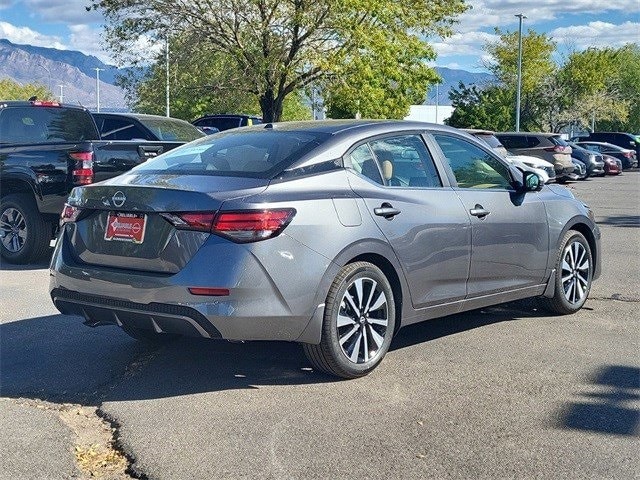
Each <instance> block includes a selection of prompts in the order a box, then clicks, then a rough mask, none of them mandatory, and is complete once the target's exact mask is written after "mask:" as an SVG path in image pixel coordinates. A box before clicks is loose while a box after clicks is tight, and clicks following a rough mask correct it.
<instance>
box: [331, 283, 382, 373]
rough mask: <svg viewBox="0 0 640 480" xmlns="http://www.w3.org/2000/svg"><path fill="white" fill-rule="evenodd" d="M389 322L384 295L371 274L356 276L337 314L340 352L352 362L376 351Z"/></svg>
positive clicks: (368, 358) (367, 358)
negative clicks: (370, 276)
mask: <svg viewBox="0 0 640 480" xmlns="http://www.w3.org/2000/svg"><path fill="white" fill-rule="evenodd" d="M388 325H389V308H388V304H387V296H386V295H385V293H384V290H383V289H382V288H381V286H380V285H379V284H378V283H377V282H376V281H375V280H373V279H372V278H369V277H360V278H356V279H355V280H354V281H353V282H351V284H349V286H348V287H347V289H346V290H345V292H344V295H343V297H342V301H341V303H340V310H339V311H338V316H337V327H338V328H337V331H338V340H339V343H340V348H341V349H342V353H343V354H344V355H345V356H346V357H347V358H348V359H349V360H350V361H351V362H353V363H358V364H361V363H367V362H370V361H371V360H373V359H374V358H376V356H377V355H378V354H379V352H380V349H381V347H382V344H383V343H384V339H385V336H386V335H387V327H388Z"/></svg>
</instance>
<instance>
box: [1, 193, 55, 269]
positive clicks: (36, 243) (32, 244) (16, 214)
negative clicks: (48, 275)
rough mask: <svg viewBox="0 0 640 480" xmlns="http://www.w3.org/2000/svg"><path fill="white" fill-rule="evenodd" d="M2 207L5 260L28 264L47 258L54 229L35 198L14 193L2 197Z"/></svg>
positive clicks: (3, 254) (2, 246)
mask: <svg viewBox="0 0 640 480" xmlns="http://www.w3.org/2000/svg"><path fill="white" fill-rule="evenodd" d="M0 205H1V206H0V254H1V255H2V258H3V259H5V260H6V261H7V262H9V263H19V264H24V263H29V262H34V261H37V260H40V259H41V258H42V257H44V256H45V254H46V253H48V251H49V244H50V243H51V239H52V238H53V235H52V232H53V229H52V226H51V223H49V222H48V221H46V220H45V219H44V218H43V217H42V215H41V214H40V212H39V211H38V207H37V205H36V203H35V201H34V200H33V198H32V197H31V196H30V195H28V194H26V193H12V194H9V195H5V196H4V197H2V200H1V202H0ZM16 219H17V220H16Z"/></svg>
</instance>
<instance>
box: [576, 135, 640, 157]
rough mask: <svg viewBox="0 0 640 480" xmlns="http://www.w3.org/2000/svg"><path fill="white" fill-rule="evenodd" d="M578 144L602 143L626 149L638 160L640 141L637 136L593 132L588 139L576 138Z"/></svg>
mask: <svg viewBox="0 0 640 480" xmlns="http://www.w3.org/2000/svg"><path fill="white" fill-rule="evenodd" d="M578 141H580V142H602V143H610V144H612V145H617V146H618V147H622V148H628V149H631V150H633V151H634V152H635V153H636V158H639V159H640V140H638V136H637V135H633V134H631V133H625V132H593V133H590V134H589V136H588V137H580V138H578Z"/></svg>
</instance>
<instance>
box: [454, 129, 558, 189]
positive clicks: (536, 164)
mask: <svg viewBox="0 0 640 480" xmlns="http://www.w3.org/2000/svg"><path fill="white" fill-rule="evenodd" d="M462 130H463V131H465V132H467V133H468V134H470V135H473V136H474V137H476V138H477V139H479V140H481V141H482V142H484V143H485V144H486V145H488V146H489V147H491V149H492V150H493V151H494V152H496V153H497V154H498V155H500V156H501V157H503V158H505V159H506V160H507V161H509V162H510V163H513V164H514V165H515V166H517V167H520V168H522V169H524V170H531V171H533V172H535V173H537V174H538V175H539V176H540V178H542V180H543V181H544V183H550V182H555V181H556V170H555V168H554V166H553V164H552V163H549V162H547V161H546V160H542V159H541V158H537V157H531V156H529V155H511V154H510V153H509V152H508V151H507V149H506V148H504V145H502V143H500V140H498V137H496V136H495V133H494V132H492V131H491V130H478V129H474V128H463V129H462Z"/></svg>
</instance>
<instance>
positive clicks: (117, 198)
mask: <svg viewBox="0 0 640 480" xmlns="http://www.w3.org/2000/svg"><path fill="white" fill-rule="evenodd" d="M111 201H112V202H113V205H114V206H116V207H121V206H122V205H124V202H126V201H127V197H126V196H125V195H124V193H122V192H121V191H119V190H118V191H117V192H116V193H114V194H113V197H111Z"/></svg>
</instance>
